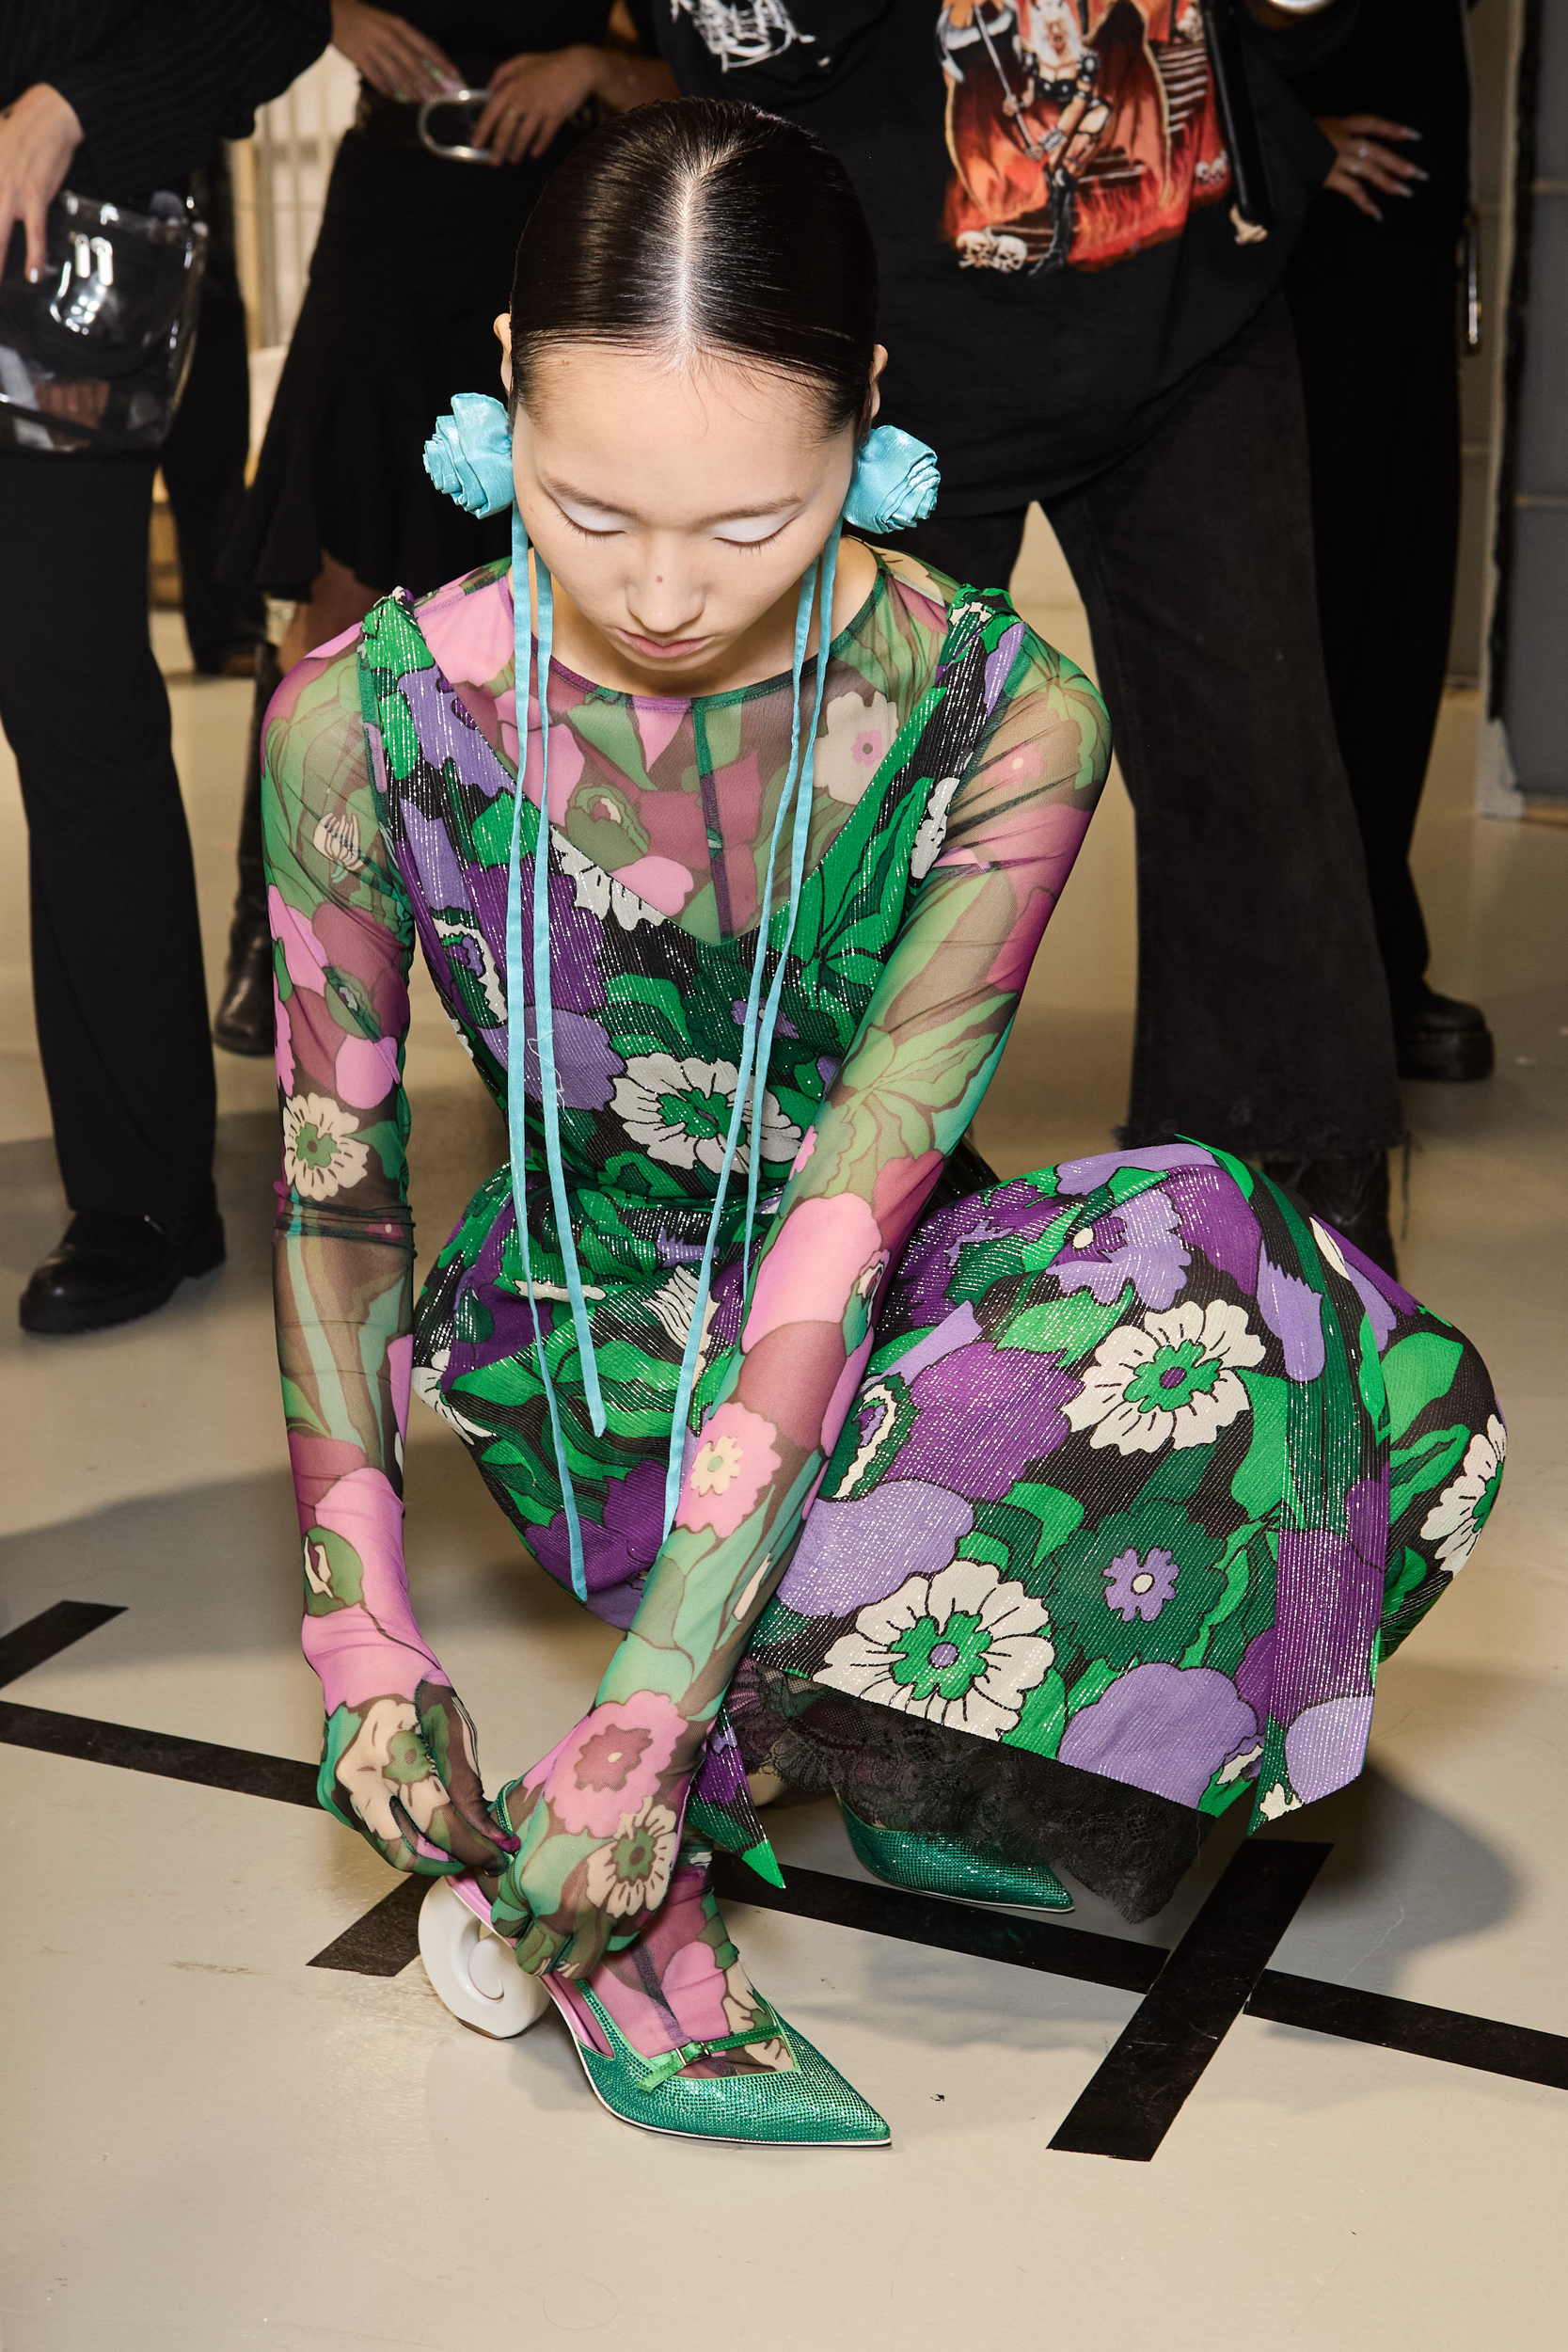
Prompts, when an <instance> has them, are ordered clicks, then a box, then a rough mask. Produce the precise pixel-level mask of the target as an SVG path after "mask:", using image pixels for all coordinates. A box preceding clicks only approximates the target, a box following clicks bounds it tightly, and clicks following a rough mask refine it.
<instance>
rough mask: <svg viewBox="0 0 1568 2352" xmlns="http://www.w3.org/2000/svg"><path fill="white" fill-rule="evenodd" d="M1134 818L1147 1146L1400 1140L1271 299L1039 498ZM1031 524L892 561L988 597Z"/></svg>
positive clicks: (1136, 1055) (991, 523)
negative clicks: (1177, 395) (1155, 407)
mask: <svg viewBox="0 0 1568 2352" xmlns="http://www.w3.org/2000/svg"><path fill="white" fill-rule="evenodd" d="M1044 503H1045V509H1046V513H1047V514H1048V516H1050V519H1051V523H1052V527H1053V530H1054V531H1055V533H1056V536H1057V538H1058V540H1059V541H1060V543H1061V547H1062V550H1063V553H1064V554H1065V555H1066V557H1067V560H1068V562H1069V564H1070V565H1071V567H1072V574H1073V578H1074V580H1076V581H1077V584H1078V590H1079V593H1080V595H1081V596H1083V599H1084V602H1085V606H1086V608H1087V611H1088V616H1089V626H1090V628H1091V629H1092V631H1093V635H1094V651H1095V661H1096V664H1097V666H1098V668H1099V672H1100V682H1101V690H1102V691H1103V692H1104V696H1105V700H1106V703H1107V704H1108V706H1109V707H1110V713H1111V724H1112V730H1113V735H1114V739H1115V743H1116V750H1117V757H1118V759H1119V760H1120V763H1121V771H1122V774H1123V776H1124V777H1125V778H1126V782H1127V789H1128V792H1129V794H1130V795H1131V797H1132V805H1133V809H1134V811H1135V813H1136V817H1137V870H1138V1015H1137V1029H1136V1036H1135V1041H1134V1045H1133V1056H1132V1099H1131V1102H1130V1104H1129V1108H1128V1116H1127V1126H1126V1129H1125V1131H1124V1135H1125V1140H1126V1141H1127V1143H1128V1144H1129V1145H1137V1144H1146V1143H1152V1142H1161V1141H1166V1140H1168V1139H1169V1138H1170V1137H1171V1136H1177V1135H1186V1136H1196V1137H1198V1138H1199V1139H1200V1140H1202V1141H1205V1142H1209V1143H1217V1144H1221V1145H1223V1146H1225V1147H1227V1149H1229V1150H1231V1151H1235V1152H1243V1153H1245V1154H1247V1155H1249V1156H1254V1157H1259V1158H1261V1157H1264V1156H1268V1157H1275V1156H1277V1157H1280V1158H1302V1159H1318V1158H1326V1157H1331V1156H1336V1155H1339V1154H1349V1153H1359V1152H1368V1151H1371V1150H1375V1149H1377V1148H1379V1147H1381V1146H1385V1145H1388V1144H1392V1143H1395V1142H1397V1141H1398V1140H1399V1139H1400V1137H1401V1136H1402V1135H1403V1132H1404V1121H1403V1118H1402V1112H1401V1108H1400V1099H1399V1091H1398V1087H1397V1084H1396V1080H1395V1074H1394V1044H1393V1033H1392V1025H1391V1021H1390V1016H1389V1009H1388V993H1387V989H1386V984H1385V981H1384V976H1383V966H1382V963H1381V961H1380V959H1379V956H1378V949H1377V941H1376V937H1375V935H1374V931H1373V927H1372V916H1371V909H1370V904H1369V901H1368V894H1367V877H1366V868H1365V865H1364V862H1363V858H1362V852H1361V842H1360V836H1359V834H1358V833H1357V831H1356V824H1355V815H1354V809H1353V808H1352V805H1351V799H1350V792H1349V788H1348V787H1347V785H1346V781H1345V771H1344V765H1343V762H1342V761H1341V759H1340V756H1339V750H1338V743H1337V741H1336V739H1335V731H1334V719H1333V713H1332V711H1331V710H1330V707H1329V701H1328V692H1327V689H1326V686H1325V684H1324V680H1323V649H1322V644H1321V642H1320V638H1319V630H1318V610H1317V596H1316V589H1315V585H1314V578H1313V565H1312V525H1311V516H1310V510H1309V503H1308V493H1307V444H1306V434H1305V428H1304V425H1303V421H1302V404H1301V382H1300V375H1299V373H1298V370H1297V365H1296V354H1295V345H1294V341H1293V339H1292V336H1291V322H1290V318H1289V315H1288V313H1287V311H1286V309H1285V304H1284V301H1283V299H1282V298H1279V297H1276V298H1275V300H1273V301H1272V302H1271V303H1270V304H1269V305H1268V306H1267V308H1266V309H1265V310H1263V311H1262V313H1261V314H1260V315H1259V318H1258V319H1256V320H1255V321H1254V322H1253V323H1252V324H1251V325H1250V326H1248V327H1247V328H1246V329H1245V331H1244V332H1243V334H1241V335H1240V336H1238V337H1237V338H1236V340H1235V341H1234V342H1232V343H1230V344H1228V345H1227V347H1226V349H1225V350H1224V351H1222V352H1220V353H1219V354H1218V355H1217V356H1216V357H1215V358H1213V359H1212V360H1210V361H1209V362H1208V363H1207V364H1206V365H1205V366H1204V367H1203V368H1202V369H1201V370H1200V371H1199V372H1198V374H1197V376H1196V378H1195V380H1194V383H1193V386H1192V389H1191V390H1190V391H1189V393H1188V395H1187V397H1186V399H1185V400H1184V401H1183V402H1182V403H1181V404H1180V406H1179V407H1178V408H1177V409H1176V410H1175V411H1174V413H1173V414H1172V415H1171V416H1169V417H1167V418H1166V420H1165V421H1164V424H1163V425H1162V426H1161V427H1160V429H1159V430H1158V432H1156V433H1155V434H1153V435H1152V436H1151V437H1150V438H1149V439H1148V440H1147V441H1146V442H1144V443H1143V444H1142V446H1141V447H1140V448H1138V449H1136V450H1134V451H1133V452H1132V453H1131V455H1129V456H1127V457H1124V458H1122V459H1120V460H1119V461H1118V462H1117V464H1116V465H1114V466H1111V467H1109V468H1107V469H1106V470H1105V471H1104V472H1103V473H1101V474H1098V475H1096V476H1095V478H1094V479H1093V480H1092V481H1090V482H1087V483H1085V484H1084V485H1082V486H1081V487H1079V488H1078V489H1076V490H1071V491H1069V492H1067V493H1066V494H1065V495H1064V496H1061V497H1055V498H1051V499H1048V500H1046V501H1044ZM1027 512H1028V510H1027V508H1026V507H1017V508H1014V509H1011V510H1010V511H1008V512H1007V513H1005V514H997V515H984V516H953V517H951V518H944V517H942V514H941V512H940V509H939V511H938V514H937V515H936V516H933V518H932V519H931V520H930V521H929V522H927V523H923V524H921V525H920V526H919V527H918V528H917V529H916V530H914V531H912V532H906V533H904V534H902V535H901V536H900V537H899V538H898V539H897V540H896V541H895V542H893V544H894V545H895V546H896V547H900V548H910V549H911V551H912V552H914V553H915V554H917V555H921V556H924V557H926V558H927V560H928V561H930V562H931V563H933V564H938V565H940V566H941V568H942V570H944V571H948V572H952V573H955V574H956V575H957V576H958V578H959V579H961V580H972V581H974V582H975V583H976V584H977V585H984V586H989V585H990V584H992V583H993V582H996V581H998V580H1007V579H1008V578H1009V577H1010V576H1011V573H1012V569H1013V565H1014V564H1015V563H1016V561H1017V559H1018V551H1019V548H1020V545H1021V544H1022V537H1023V525H1024V520H1025V517H1026V515H1027Z"/></svg>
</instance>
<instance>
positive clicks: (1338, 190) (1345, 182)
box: [1323, 159, 1383, 221]
mask: <svg viewBox="0 0 1568 2352" xmlns="http://www.w3.org/2000/svg"><path fill="white" fill-rule="evenodd" d="M1323 186H1324V187H1325V188H1332V189H1333V191H1334V193H1335V195H1336V196H1343V197H1348V198H1349V199H1350V201H1351V202H1352V203H1353V204H1354V207H1355V209H1356V211H1357V212H1358V213H1365V214H1366V215H1367V217H1368V219H1369V220H1378V221H1380V220H1381V219H1382V218H1383V215H1382V213H1381V212H1380V211H1379V210H1378V208H1377V206H1376V205H1375V204H1374V203H1373V202H1372V199H1371V198H1370V196H1369V195H1368V194H1367V191H1366V189H1365V188H1364V187H1363V186H1362V185H1361V183H1360V181H1359V180H1357V179H1355V178H1354V175H1353V174H1352V173H1351V172H1349V171H1347V170H1346V168H1345V167H1344V165H1343V163H1342V162H1340V161H1338V159H1337V160H1336V162H1335V166H1334V168H1333V170H1332V171H1331V172H1330V173H1329V175H1328V177H1327V179H1326V180H1325V181H1324V182H1323Z"/></svg>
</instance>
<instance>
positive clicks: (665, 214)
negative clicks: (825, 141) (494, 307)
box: [512, 98, 877, 432]
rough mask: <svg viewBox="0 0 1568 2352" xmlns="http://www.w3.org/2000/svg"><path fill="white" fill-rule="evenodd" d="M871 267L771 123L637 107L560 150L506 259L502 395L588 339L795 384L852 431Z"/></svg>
mask: <svg viewBox="0 0 1568 2352" xmlns="http://www.w3.org/2000/svg"><path fill="white" fill-rule="evenodd" d="M876 329H877V256H876V251H875V248H874V247H873V245H872V242H871V231H870V230H869V228H868V227H867V225H866V219H865V215H864V213H863V211H862V210H861V203H860V199H859V198H858V197H857V196H856V194H855V191H854V188H853V186H852V185H851V183H850V180H849V175H848V173H847V171H846V170H845V169H844V167H843V166H842V164H840V163H839V161H838V160H837V158H836V157H835V156H834V155H832V154H831V153H830V152H829V151H828V149H827V148H825V147H824V146H823V145H822V143H821V141H820V140H819V139H816V138H814V137H813V135H812V134H811V133H810V132H809V131H804V130H802V129H801V128H800V125H799V124H798V123H793V122H786V121H784V119H782V118H781V117H780V116H778V115H769V114H764V113H763V112H762V111H761V110H760V108H758V107H755V106H744V105H736V104H733V103H728V102H721V101H718V100H711V99H705V98H679V99H669V100H664V101H660V102H659V103H657V104H654V105H648V106H637V107H634V108H633V109H632V111H631V112H630V113H629V114H625V115H621V116H619V117H617V118H616V119H614V120H613V121H611V122H608V123H606V124H605V125H604V126H603V127H602V128H601V129H600V130H597V131H595V132H594V134H593V135H592V136H591V137H589V138H586V139H584V140H583V142H582V144H581V145H580V146H579V147H578V148H576V149H574V151H573V152H572V153H571V154H570V155H569V156H568V157H567V159H566V161H565V162H564V163H563V164H562V166H561V167H560V169H559V170H558V171H556V172H555V173H554V174H553V175H552V176H551V178H550V179H549V181H548V182H547V183H546V186H545V190H544V193H543V194H542V196H541V197H540V199H539V201H538V203H537V204H536V205H535V206H534V208H533V211H532V213H531V215H530V216H529V221H528V226H527V227H526V229H525V230H523V236H522V243H521V244H520V245H519V246H518V247H517V268H516V274H515V278H514V279H513V285H512V367H513V387H514V396H515V398H517V399H520V400H521V401H522V403H523V405H525V407H526V406H527V405H528V401H529V392H530V387H531V381H532V379H533V376H534V373H535V370H536V367H537V364H538V360H539V358H540V355H541V353H542V352H543V351H545V350H546V349H547V348H548V347H549V345H551V344H552V343H559V342H568V341H570V342H583V341H588V342H604V343H619V344H622V345H625V346H629V347H631V348H633V349H640V350H647V351H654V352H667V353H668V354H669V356H670V357H671V358H672V359H673V360H674V361H676V362H677V363H688V364H689V362H690V361H692V360H694V359H696V358H699V357H701V356H702V355H703V354H705V353H715V354H722V355H725V356H727V357H730V358H736V359H738V360H741V361H743V362H746V361H749V362H751V363H752V365H754V366H757V367H760V368H767V369H771V370H774V371H776V372H778V373H784V374H788V375H797V376H800V377H803V378H804V379H806V380H807V381H808V382H809V383H810V384H811V385H812V386H813V387H814V388H816V391H817V392H818V395H819V397H820V399H821V403H822V409H823V421H824V425H825V428H826V429H827V430H828V431H829V432H837V431H839V430H840V429H841V428H842V427H843V426H844V425H846V424H850V423H855V424H858V425H862V426H863V424H864V423H865V422H866V421H867V418H866V411H867V407H868V400H867V384H868V381H869V377H870V373H871V360H872V355H873V352H874V350H875V347H876Z"/></svg>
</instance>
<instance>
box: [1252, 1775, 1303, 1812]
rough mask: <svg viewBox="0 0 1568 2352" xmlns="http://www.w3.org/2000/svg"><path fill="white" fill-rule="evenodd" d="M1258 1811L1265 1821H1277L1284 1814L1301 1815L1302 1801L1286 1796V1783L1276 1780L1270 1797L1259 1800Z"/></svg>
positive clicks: (1270, 1791) (1269, 1793) (1269, 1794)
mask: <svg viewBox="0 0 1568 2352" xmlns="http://www.w3.org/2000/svg"><path fill="white" fill-rule="evenodd" d="M1258 1810H1259V1813H1260V1814H1261V1815H1262V1816H1263V1819H1264V1820H1265V1821H1277V1820H1279V1819H1280V1817H1281V1815H1282V1814H1286V1813H1299V1812H1300V1811H1301V1799H1300V1798H1299V1797H1288V1796H1287V1795H1286V1794H1285V1783H1284V1782H1283V1781H1282V1780H1276V1781H1275V1785H1274V1787H1273V1788H1271V1789H1270V1790H1269V1792H1268V1795H1267V1796H1266V1797H1259V1800H1258Z"/></svg>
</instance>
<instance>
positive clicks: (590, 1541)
mask: <svg viewBox="0 0 1568 2352" xmlns="http://www.w3.org/2000/svg"><path fill="white" fill-rule="evenodd" d="M581 1527H582V1564H583V1574H584V1578H585V1581H586V1582H587V1586H588V1606H589V1608H590V1609H591V1610H592V1611H593V1613H594V1616H596V1617H602V1618H603V1619H604V1621H605V1623H606V1624H607V1625H617V1626H622V1627H625V1626H628V1625H630V1623H631V1621H632V1619H633V1617H634V1616H635V1615H636V1614H637V1607H638V1603H639V1601H640V1600H641V1597H642V1579H643V1578H644V1576H645V1575H646V1574H647V1571H648V1568H649V1566H650V1565H652V1562H653V1558H654V1555H655V1553H656V1552H657V1549H658V1546H659V1538H660V1536H661V1534H662V1533H663V1528H664V1466H663V1464H662V1463H661V1462H639V1463H638V1465H637V1468H636V1469H635V1470H631V1471H629V1472H628V1474H627V1475H626V1477H625V1478H617V1479H611V1481H610V1485H609V1486H608V1488H607V1489H606V1493H605V1501H604V1524H603V1525H602V1526H600V1527H595V1526H594V1522H593V1520H592V1519H590V1518H583V1520H582V1521H581ZM529 1549H530V1550H531V1552H532V1554H533V1556H534V1558H535V1559H536V1560H537V1561H538V1563H539V1565H540V1566H541V1567H542V1568H544V1569H546V1571H547V1572H548V1574H549V1575H551V1576H553V1577H554V1578H555V1581H556V1582H557V1583H558V1584H564V1585H566V1586H567V1587H568V1589H569V1588H570V1586H571V1581H572V1563H571V1548H570V1541H569V1538H568V1536H567V1533H566V1514H565V1511H564V1510H560V1511H558V1512H557V1513H556V1515H555V1517H554V1518H552V1519H551V1520H550V1521H549V1522H548V1524H547V1525H546V1526H544V1527H535V1528H531V1530H530V1531H529Z"/></svg>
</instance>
